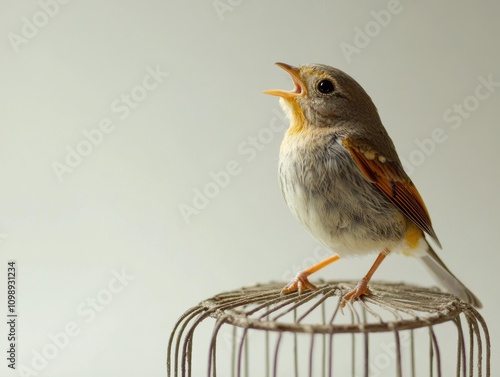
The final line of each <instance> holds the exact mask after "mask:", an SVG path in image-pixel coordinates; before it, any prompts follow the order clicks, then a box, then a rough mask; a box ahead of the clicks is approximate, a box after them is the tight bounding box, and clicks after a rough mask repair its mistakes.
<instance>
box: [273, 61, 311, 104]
mask: <svg viewBox="0 0 500 377" xmlns="http://www.w3.org/2000/svg"><path fill="white" fill-rule="evenodd" d="M276 65H277V66H278V67H280V68H283V69H284V70H285V71H287V72H288V73H289V74H290V76H291V77H292V80H293V84H294V88H293V90H292V91H289V92H288V91H286V90H280V89H271V90H266V91H264V93H265V94H269V95H271V96H278V97H282V98H286V99H294V98H297V97H299V96H301V95H303V94H304V93H305V91H306V86H305V85H304V82H303V81H302V79H301V78H300V71H299V69H298V68H297V67H293V66H291V65H288V64H285V63H276Z"/></svg>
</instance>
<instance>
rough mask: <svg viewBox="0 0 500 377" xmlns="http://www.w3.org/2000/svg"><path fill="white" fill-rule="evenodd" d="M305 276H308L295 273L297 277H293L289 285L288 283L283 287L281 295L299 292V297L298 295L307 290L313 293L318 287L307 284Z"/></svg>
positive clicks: (302, 273)
mask: <svg viewBox="0 0 500 377" xmlns="http://www.w3.org/2000/svg"><path fill="white" fill-rule="evenodd" d="M307 276H308V274H306V273H304V272H299V273H297V275H295V278H294V279H293V280H292V281H291V282H290V283H288V284H287V285H285V286H284V287H283V289H282V290H281V295H286V294H288V293H292V292H295V291H299V295H300V294H301V293H302V292H303V291H305V290H307V289H310V290H313V291H315V290H316V289H318V287H316V286H315V285H314V284H312V283H310V282H309V280H308V279H307Z"/></svg>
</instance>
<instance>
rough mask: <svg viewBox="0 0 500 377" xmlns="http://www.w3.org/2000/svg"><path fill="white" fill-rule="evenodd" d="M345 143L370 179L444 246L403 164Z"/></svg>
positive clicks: (348, 141)
mask: <svg viewBox="0 0 500 377" xmlns="http://www.w3.org/2000/svg"><path fill="white" fill-rule="evenodd" d="M342 144H343V146H344V147H345V148H346V149H347V150H348V151H349V153H350V154H351V156H352V158H353V159H354V161H355V162H356V164H357V165H358V167H359V169H360V170H361V172H362V173H363V175H364V176H365V177H366V179H368V181H370V182H371V183H373V185H374V186H375V187H376V188H378V189H379V190H380V191H381V192H382V193H383V194H384V195H385V196H386V197H387V199H389V200H390V201H391V202H392V203H393V204H394V205H396V206H397V207H398V208H399V209H400V210H401V212H403V213H404V214H405V215H406V216H407V217H408V218H409V219H410V220H412V221H413V222H414V223H415V224H417V226H418V227H419V228H420V229H422V231H424V232H426V233H427V234H429V235H430V236H431V237H432V239H433V240H434V241H435V242H436V243H437V244H438V245H439V247H441V243H440V242H439V240H438V238H437V236H436V233H435V232H434V229H433V228H432V223H431V219H430V216H429V212H428V211H427V208H426V207H425V204H424V201H423V199H422V197H421V196H420V194H419V192H418V190H417V188H416V187H415V185H414V184H413V182H412V181H411V179H410V178H409V177H408V175H407V174H406V173H405V172H404V170H403V168H402V166H401V164H400V163H399V161H389V160H388V159H387V158H386V157H385V156H382V155H380V154H378V153H376V152H374V151H373V150H370V148H368V147H360V145H361V144H359V145H357V144H356V143H355V142H353V141H352V140H350V139H348V138H346V139H344V140H343V141H342Z"/></svg>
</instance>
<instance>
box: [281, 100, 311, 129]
mask: <svg viewBox="0 0 500 377" xmlns="http://www.w3.org/2000/svg"><path fill="white" fill-rule="evenodd" d="M280 105H281V107H282V108H283V111H284V112H285V114H286V116H287V118H288V119H290V127H289V128H288V130H287V134H297V133H299V132H301V131H303V130H304V129H305V126H306V118H305V116H304V112H303V111H302V108H301V107H300V106H299V104H298V103H297V101H295V100H293V99H285V98H280Z"/></svg>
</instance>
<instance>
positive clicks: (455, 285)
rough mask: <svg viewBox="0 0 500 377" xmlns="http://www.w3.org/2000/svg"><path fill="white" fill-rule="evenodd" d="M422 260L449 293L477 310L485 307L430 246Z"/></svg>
mask: <svg viewBox="0 0 500 377" xmlns="http://www.w3.org/2000/svg"><path fill="white" fill-rule="evenodd" d="M421 258H422V261H423V262H424V264H425V265H426V266H427V268H429V270H430V271H431V273H432V275H433V276H434V277H435V278H436V279H437V280H438V281H439V282H440V283H441V284H443V285H444V287H445V288H446V289H447V290H448V291H449V292H451V293H453V294H455V295H456V296H458V297H459V298H460V299H462V300H463V301H465V302H466V303H468V304H470V305H472V306H474V307H476V308H482V307H483V306H482V304H481V301H479V299H478V298H477V297H476V295H474V293H472V292H471V291H470V290H469V289H468V288H467V287H466V286H465V285H464V284H463V283H462V282H461V281H460V280H458V278H457V277H456V276H455V275H453V274H452V272H451V271H450V270H449V269H448V267H446V265H445V264H444V263H443V261H442V260H441V259H440V258H439V257H438V255H437V254H436V252H435V251H434V250H433V249H432V247H431V246H430V245H429V249H428V251H427V254H426V255H424V256H422V257H421Z"/></svg>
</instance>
